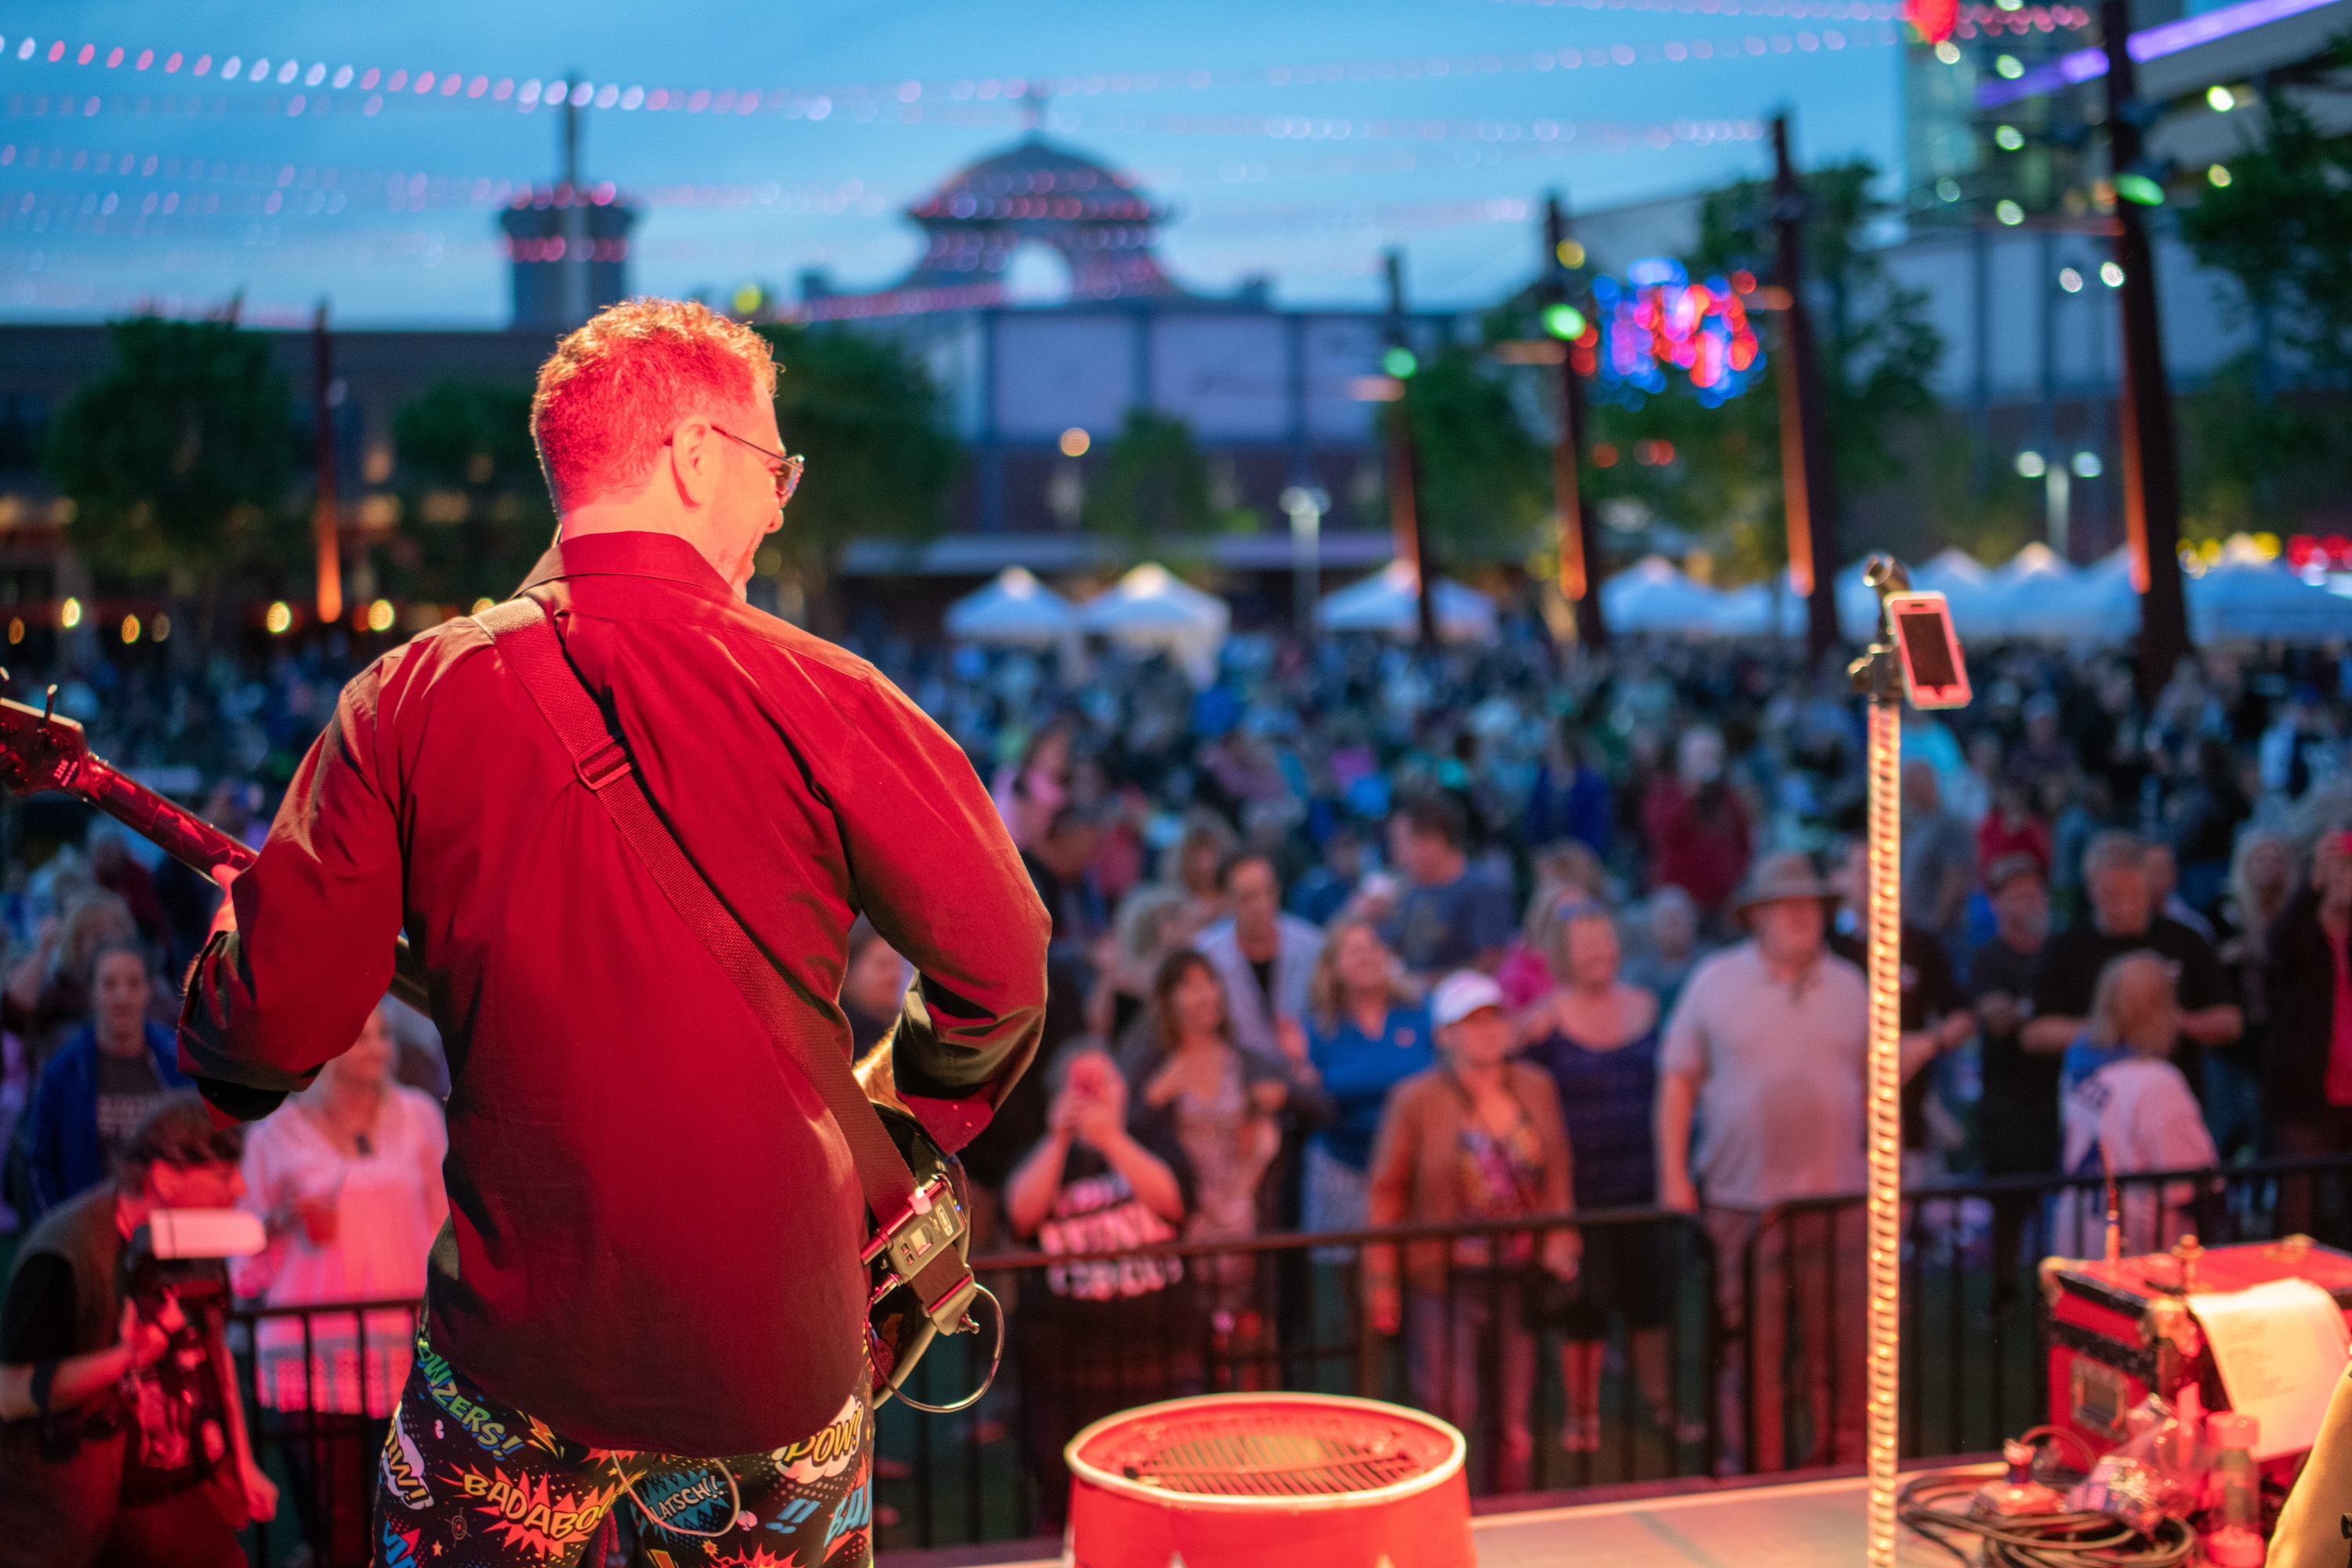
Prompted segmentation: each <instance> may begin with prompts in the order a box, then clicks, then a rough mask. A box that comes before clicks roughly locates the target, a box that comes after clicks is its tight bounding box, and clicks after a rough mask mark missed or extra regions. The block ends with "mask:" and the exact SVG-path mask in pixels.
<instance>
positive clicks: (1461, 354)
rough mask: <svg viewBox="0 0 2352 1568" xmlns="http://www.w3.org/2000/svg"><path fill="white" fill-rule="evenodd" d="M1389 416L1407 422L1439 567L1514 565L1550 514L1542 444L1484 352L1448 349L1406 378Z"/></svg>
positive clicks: (1425, 521)
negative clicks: (1467, 564)
mask: <svg viewBox="0 0 2352 1568" xmlns="http://www.w3.org/2000/svg"><path fill="white" fill-rule="evenodd" d="M1404 389H1405V390H1404V396H1403V398H1402V400H1401V401H1400V402H1399V403H1396V404H1391V405H1390V407H1389V410H1388V414H1387V417H1390V418H1395V417H1397V416H1398V415H1397V410H1398V409H1400V408H1402V410H1403V417H1406V418H1408V419H1410V420H1411V421H1412V437H1413V444H1414V448H1415V452H1416V454H1417V456H1418V458H1419V462H1420V486H1419V491H1418V494H1417V495H1416V497H1415V500H1416V504H1417V505H1418V506H1419V507H1420V509H1421V515H1422V519H1423V524H1424V526H1425V527H1426V528H1427V529H1428V531H1429V542H1430V545H1431V548H1432V550H1433V552H1435V554H1436V556H1437V559H1438V561H1439V563H1440V564H1442V565H1450V564H1451V563H1455V562H1473V561H1477V562H1491V561H1502V560H1516V559H1517V558H1518V557H1519V556H1522V555H1524V554H1525V553H1526V552H1527V551H1528V546H1529V545H1530V544H1531V543H1533V542H1535V534H1536V531H1537V530H1538V529H1539V528H1540V527H1541V526H1542V525H1543V521H1544V519H1545V518H1546V517H1547V516H1549V514H1550V512H1551V504H1552V498H1551V469H1550V458H1549V457H1548V456H1547V453H1546V448H1545V445H1544V443H1543V442H1542V441H1541V440H1539V439H1538V437H1536V436H1535V434H1534V433H1533V432H1532V431H1530V430H1529V429H1528V422H1527V420H1526V418H1525V417H1524V416H1522V415H1521V414H1520V411H1519V408H1518V405H1517V403H1515V402H1514V400H1513V399H1512V396H1511V389H1510V387H1509V385H1508V384H1507V383H1506V382H1505V381H1504V380H1503V378H1502V377H1500V376H1499V375H1497V374H1496V373H1495V372H1494V371H1492V370H1491V369H1489V368H1488V366H1487V363H1486V356H1485V355H1484V354H1482V353H1480V352H1479V351H1477V350H1476V349H1474V348H1472V347H1470V346H1468V345H1466V344H1463V343H1448V344H1446V345H1445V346H1444V347H1443V348H1441V349H1439V350H1438V351H1437V353H1435V354H1433V355H1432V356H1431V357H1430V359H1429V360H1428V362H1427V363H1424V364H1423V365H1422V366H1420V368H1419V369H1418V370H1416V371H1415V372H1414V374H1412V376H1411V377H1410V378H1408V379H1407V380H1406V382H1405V384H1404Z"/></svg>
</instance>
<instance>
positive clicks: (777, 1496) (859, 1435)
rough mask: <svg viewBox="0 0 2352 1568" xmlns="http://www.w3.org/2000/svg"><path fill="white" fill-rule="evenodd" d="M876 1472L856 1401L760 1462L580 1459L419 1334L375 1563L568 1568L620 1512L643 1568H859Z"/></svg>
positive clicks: (420, 1567)
mask: <svg viewBox="0 0 2352 1568" xmlns="http://www.w3.org/2000/svg"><path fill="white" fill-rule="evenodd" d="M873 1473H874V1419H873V1415H872V1413H871V1412H870V1411H869V1410H868V1409H867V1408H866V1401H865V1399H864V1398H863V1397H862V1396H861V1394H852V1395H851V1396H850V1398H849V1400H848V1402H847V1403H846V1404H845V1405H843V1406H842V1409H841V1414H840V1415H837V1416H835V1418H834V1419H833V1421H832V1422H831V1423H830V1424H828V1425H827V1426H825V1428H824V1430H823V1431H822V1432H819V1433H817V1434H816V1435H814V1436H811V1437H806V1438H803V1439H802V1440H801V1441H799V1442H797V1443H792V1444H788V1445H786V1446H785V1447H782V1448H777V1449H774V1450H772V1451H771V1452H767V1453H760V1454H746V1455H743V1456H741V1457H740V1458H732V1459H727V1460H711V1459H685V1458H674V1457H670V1456H667V1455H659V1454H639V1453H624V1452H617V1451H614V1450H612V1449H605V1448H591V1447H587V1446H586V1445H585V1444H582V1443H575V1442H573V1441H572V1440H571V1439H570V1438H567V1437H562V1436H557V1435H556V1434H555V1433H554V1432H551V1431H550V1430H549V1429H548V1427H547V1426H546V1425H545V1423H543V1422H541V1421H538V1420H536V1419H534V1418H533V1417H531V1416H530V1415H526V1414H525V1413H524V1412H522V1411H520V1410H517V1409H515V1408H514V1407H512V1406H511V1405H504V1404H501V1403H500V1402H499V1401H498V1400H496V1399H493V1398H491V1397H490V1396H489V1395H488V1394H485V1393H483V1392H482V1390H481V1389H479V1388H478V1387H477V1386H476V1385H475V1384H474V1383H473V1382H472V1380H471V1379H469V1378H467V1376H466V1374H465V1373H461V1372H459V1371H457V1369H456V1368H454V1367H452V1366H451V1365H450V1364H449V1363H447V1362H446V1361H444V1360H442V1359H441V1357H440V1356H438V1355H436V1354H435V1353H434V1351H433V1347H432V1345H431V1344H430V1343H429V1342H427V1337H426V1333H425V1327H424V1325H423V1324H422V1323H420V1324H419V1325H418V1327H417V1331H416V1361H415V1364H414V1365H413V1366H412V1367H411V1368H410V1370H409V1374H408V1382H407V1384H406V1386H405V1387H404V1388H403V1389H402V1390H401V1394H400V1404H399V1405H398V1407H397V1408H396V1409H394V1412H393V1417H392V1431H391V1434H390V1436H387V1437H386V1438H385V1440H384V1446H383V1458H382V1460H381V1461H380V1462H379V1464H378V1465H377V1467H376V1497H375V1537H376V1540H375V1561H376V1563H377V1564H378V1568H507V1565H509V1564H527V1565H529V1568H574V1565H575V1564H579V1563H583V1561H584V1557H583V1554H584V1553H585V1552H586V1551H587V1548H588V1546H589V1543H590V1542H591V1541H592V1540H593V1539H595V1538H596V1536H597V1534H598V1532H599V1527H600V1526H602V1525H603V1524H604V1521H605V1518H606V1516H607V1515H608V1514H611V1513H612V1512H613V1511H614V1510H624V1511H625V1513H626V1514H627V1515H629V1516H631V1517H632V1520H633V1523H634V1527H635V1534H636V1537H637V1540H638V1542H639V1543H640V1546H641V1549H642V1550H643V1552H644V1560H645V1561H646V1562H648V1563H653V1564H655V1568H867V1564H870V1563H872V1562H873V1560H874V1542H873V1528H872V1525H873ZM632 1492H634V1493H635V1499H634V1500H632V1497H631V1493H632ZM592 1568H595V1565H592Z"/></svg>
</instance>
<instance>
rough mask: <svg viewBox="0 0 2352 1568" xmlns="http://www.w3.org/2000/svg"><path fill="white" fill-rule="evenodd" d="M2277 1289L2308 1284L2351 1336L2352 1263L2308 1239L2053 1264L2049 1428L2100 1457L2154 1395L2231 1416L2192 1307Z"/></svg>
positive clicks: (2287, 1463)
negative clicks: (2232, 1294) (2186, 1394)
mask: <svg viewBox="0 0 2352 1568" xmlns="http://www.w3.org/2000/svg"><path fill="white" fill-rule="evenodd" d="M2274 1279H2307V1280H2309V1281H2310V1282H2311V1283H2313V1284H2314V1285H2316V1286H2318V1287H2319V1288H2320V1289H2323V1290H2326V1292H2328V1294H2330V1295H2331V1296H2333V1297H2335V1299H2336V1306H2337V1308H2338V1309H2339V1310H2342V1311H2343V1312H2344V1313H2345V1317H2346V1320H2347V1326H2352V1254H2347V1253H2344V1252H2339V1251H2337V1250H2336V1248H2335V1247H2322V1246H2320V1245H2319V1244H2318V1243H2316V1242H2315V1241H2313V1240H2312V1239H2311V1238H2310V1237H2302V1236H2294V1237H2287V1238H2286V1239H2284V1241H2275V1242H2249V1243H2246V1244H2244V1245H2242V1246H2235V1247H2213V1248H2210V1250H2209V1249H2202V1248H2200V1247H2198V1246H2197V1243H2196V1240H2195V1238H2194V1237H2189V1238H2185V1239H2183V1241H2182V1242H2181V1243H2180V1245H2179V1247H2175V1248H2173V1250H2171V1251H2170V1252H2156V1253H2149V1254H2147V1255H2146V1256H2144V1257H2138V1258H2120V1259H2118V1260H2117V1261H2116V1262H2114V1263H2108V1262H2105V1261H2102V1260H2099V1259H2081V1258H2044V1259H2043V1260H2042V1303H2043V1306H2044V1308H2045V1309H2046V1310H2047V1313H2048V1323H2047V1327H2048V1340H2049V1345H2050V1424H2051V1425H2052V1426H2057V1427H2060V1428H2063V1430H2065V1431H2068V1432H2072V1433H2073V1434H2074V1436H2077V1437H2080V1438H2081V1439H2082V1440H2083V1441H2084V1443H2086V1444H2088V1445H2089V1446H2090V1448H2091V1451H2092V1453H2093V1454H2104V1453H2105V1452H2107V1450H2109V1449H2110V1448H2113V1447H2116V1445H2118V1444H2120V1443H2121V1442H2122V1441H2123V1440H2124V1437H2125V1436H2126V1433H2125V1430H2124V1415H2125V1413H2126V1411H2128V1410H2130V1409H2131V1408H2132V1406H2134V1405H2137V1404H2138V1403H2139V1402H2140V1401H2141V1400H2143V1399H2145V1398H2147V1395H2148V1394H2151V1393H2154V1394H2161V1395H2163V1396H2164V1397H2165V1398H2167V1399H2171V1398H2174V1397H2175V1396H2176V1395H2178V1394H2179V1392H2180V1390H2181V1389H2182V1388H2183V1387H2185V1386H2186V1385H2188V1384H2191V1383H2194V1384H2197V1385H2198V1393H2199V1396H2200V1399H2201V1400H2202V1401H2203V1403H2204V1406H2205V1408H2206V1409H2208V1410H2227V1409H2229V1408H2230V1399H2229V1394H2228V1391H2227V1390H2226V1389H2224V1388H2223V1387H2222V1385H2221V1374H2220V1373H2219V1372H2218V1371H2217V1370H2216V1369H2215V1367H2214V1364H2213V1356H2212V1352H2210V1349H2208V1348H2207V1345H2206V1342H2205V1336H2204V1333H2203V1332H2202V1331H2201V1330H2200V1328H2199V1327H2198V1323H2197V1319H2196V1316H2195V1314H2194V1313H2192V1312H2191V1311H2190V1310H2189V1303H2188V1300H2187V1298H2188V1297H2189V1295H2190V1294H2191V1293H2192V1292H2207V1291H2232V1290H2244V1289H2251V1288H2252V1287H2253V1286H2256V1285H2263V1284H2268V1283H2269V1282H2271V1281H2272V1280H2274ZM2300 1462H2301V1458H2300V1456H2295V1457H2292V1458H2286V1459H2280V1460H2273V1461H2272V1462H2271V1463H2272V1464H2273V1465H2283V1466H2284V1467H2286V1468H2288V1469H2290V1470H2291V1469H2292V1468H2294V1466H2295V1465H2296V1464H2299V1463H2300ZM2264 1468H2265V1469H2268V1468H2271V1467H2270V1466H2268V1465H2266V1466H2265V1467H2264Z"/></svg>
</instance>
